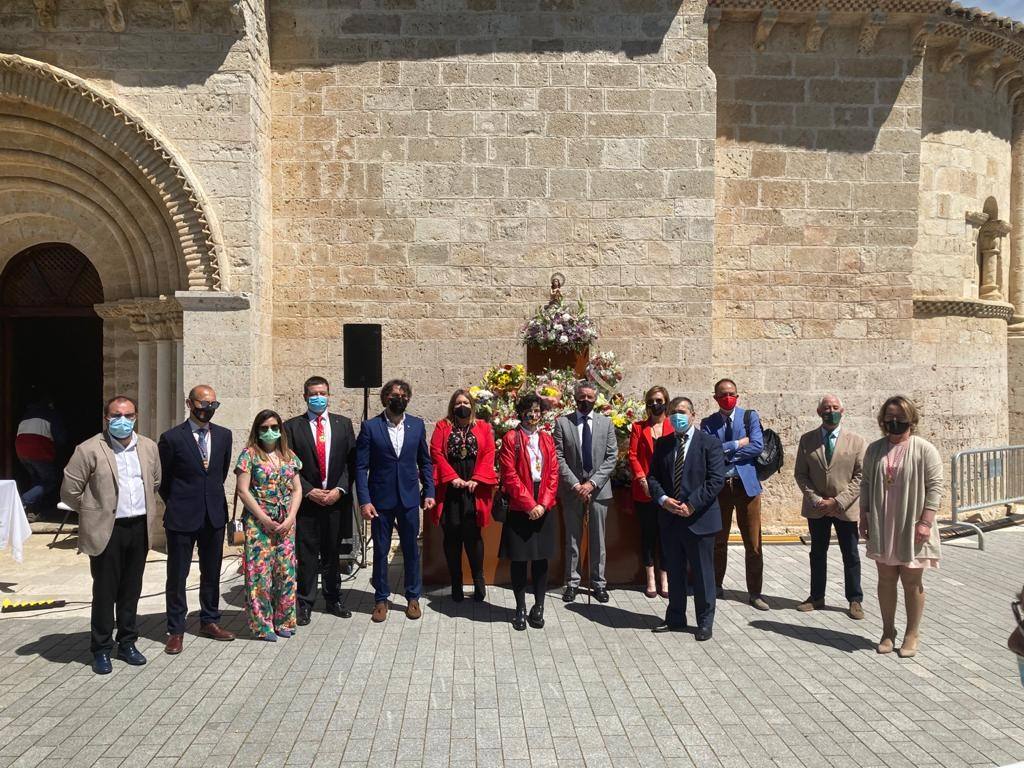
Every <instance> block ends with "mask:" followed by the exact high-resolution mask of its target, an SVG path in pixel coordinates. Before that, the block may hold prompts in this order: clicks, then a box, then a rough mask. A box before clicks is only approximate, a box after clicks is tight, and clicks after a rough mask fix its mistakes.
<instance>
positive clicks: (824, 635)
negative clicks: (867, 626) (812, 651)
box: [750, 619, 875, 653]
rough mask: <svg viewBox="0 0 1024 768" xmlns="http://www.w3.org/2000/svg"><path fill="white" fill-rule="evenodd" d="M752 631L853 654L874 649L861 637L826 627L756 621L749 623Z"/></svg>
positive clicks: (872, 644) (871, 643)
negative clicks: (770, 633)
mask: <svg viewBox="0 0 1024 768" xmlns="http://www.w3.org/2000/svg"><path fill="white" fill-rule="evenodd" d="M750 626H751V627H753V628H754V629H760V630H762V631H764V632H774V633H775V634H777V635H782V636H783V637H788V638H791V639H793V640H801V641H803V642H805V643H814V644H815V645H824V646H826V647H828V648H835V649H836V650H840V651H844V652H845V653H854V652H856V651H865V650H869V649H872V648H874V647H875V644H874V643H873V642H871V640H869V639H868V638H866V637H864V636H863V635H854V634H852V633H850V632H840V631H838V630H835V629H828V628H827V627H808V626H804V625H802V624H783V623H782V622H780V621H765V620H764V619H756V620H754V621H752V622H750Z"/></svg>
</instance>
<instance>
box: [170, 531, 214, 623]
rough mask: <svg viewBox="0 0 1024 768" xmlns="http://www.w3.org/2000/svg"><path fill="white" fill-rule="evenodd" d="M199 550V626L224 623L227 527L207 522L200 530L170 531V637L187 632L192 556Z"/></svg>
mask: <svg viewBox="0 0 1024 768" xmlns="http://www.w3.org/2000/svg"><path fill="white" fill-rule="evenodd" d="M197 546H198V548H199V623H200V624H216V623H218V622H219V621H220V565H221V560H223V558H224V526H221V527H220V528H214V527H213V526H212V525H211V524H210V519H209V518H204V519H203V527H202V528H200V529H199V530H198V531H185V532H182V531H170V530H169V531H167V634H169V635H182V634H184V633H185V620H186V619H187V618H188V600H187V599H186V597H185V583H186V582H187V581H188V573H189V571H190V570H191V569H192V553H193V552H194V551H195V550H196V547H197Z"/></svg>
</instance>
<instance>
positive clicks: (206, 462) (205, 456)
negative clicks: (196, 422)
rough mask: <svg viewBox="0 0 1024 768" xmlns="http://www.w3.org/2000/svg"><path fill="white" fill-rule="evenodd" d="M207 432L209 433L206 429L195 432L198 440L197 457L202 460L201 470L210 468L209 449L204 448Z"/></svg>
mask: <svg viewBox="0 0 1024 768" xmlns="http://www.w3.org/2000/svg"><path fill="white" fill-rule="evenodd" d="M207 432H209V430H207V429H200V430H197V431H196V436H197V437H198V438H199V440H198V443H199V456H200V457H201V458H202V460H203V469H209V468H210V449H209V448H208V447H207V446H206V434H207Z"/></svg>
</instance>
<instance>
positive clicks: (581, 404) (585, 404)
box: [576, 400, 594, 416]
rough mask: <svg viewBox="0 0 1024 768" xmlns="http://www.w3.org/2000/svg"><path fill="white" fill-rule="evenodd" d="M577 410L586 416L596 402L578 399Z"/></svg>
mask: <svg viewBox="0 0 1024 768" xmlns="http://www.w3.org/2000/svg"><path fill="white" fill-rule="evenodd" d="M576 410H578V411H579V412H580V413H582V414H583V415H584V416H586V415H587V414H588V413H590V412H591V411H592V410H594V404H593V403H592V402H590V401H589V400H577V401H576Z"/></svg>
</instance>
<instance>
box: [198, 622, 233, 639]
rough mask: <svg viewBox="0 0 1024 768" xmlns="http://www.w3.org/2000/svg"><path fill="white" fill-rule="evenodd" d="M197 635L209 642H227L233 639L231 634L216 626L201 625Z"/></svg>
mask: <svg viewBox="0 0 1024 768" xmlns="http://www.w3.org/2000/svg"><path fill="white" fill-rule="evenodd" d="M199 634H200V635H202V636H203V637H208V638H210V639H211V640H220V641H222V642H229V641H231V640H234V639H235V636H234V634H233V633H231V632H228V631H227V630H226V629H221V628H220V627H218V626H217V625H216V624H203V625H202V626H201V627H200V628H199Z"/></svg>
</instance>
